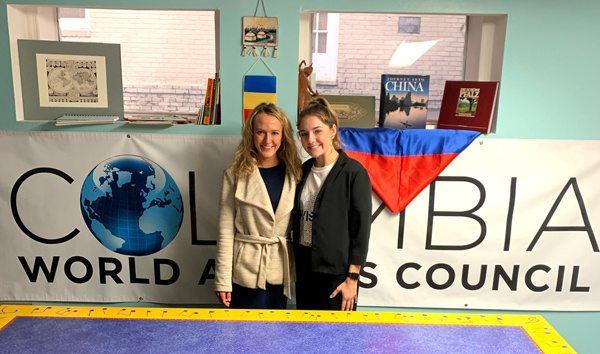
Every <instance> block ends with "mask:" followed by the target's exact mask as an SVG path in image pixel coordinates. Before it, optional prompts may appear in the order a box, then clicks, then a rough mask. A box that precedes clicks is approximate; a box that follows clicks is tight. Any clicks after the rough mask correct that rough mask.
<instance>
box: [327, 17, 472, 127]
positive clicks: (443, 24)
mask: <svg viewBox="0 0 600 354" xmlns="http://www.w3.org/2000/svg"><path fill="white" fill-rule="evenodd" d="M411 16H413V17H416V16H419V15H411ZM399 17H400V15H398V14H394V15H391V14H364V13H362V14H356V13H341V14H340V28H339V44H338V68H337V82H336V84H335V85H323V84H320V83H319V82H317V85H316V87H317V89H318V90H319V93H321V94H332V95H358V96H375V97H376V111H377V113H376V117H378V112H379V90H380V88H379V84H380V81H381V75H382V74H407V75H430V89H429V106H428V107H429V109H430V110H435V109H439V106H440V104H441V99H442V94H443V91H444V84H445V82H446V80H462V77H463V75H462V72H463V54H464V45H465V33H466V17H465V16H449V15H448V16H447V15H444V16H442V15H439V16H438V15H436V16H420V17H421V33H420V34H402V33H398V18H399ZM403 40H405V41H406V42H407V43H412V42H423V41H431V40H439V42H438V43H436V44H435V45H434V46H433V47H432V48H431V49H430V50H429V51H428V52H427V53H425V54H424V55H423V56H422V57H421V58H420V59H419V60H417V62H415V64H413V65H412V66H410V67H404V68H391V67H388V63H389V60H390V58H391V57H392V55H393V54H394V52H395V50H396V48H398V46H399V45H400V43H402V41H403ZM428 118H429V117H428Z"/></svg>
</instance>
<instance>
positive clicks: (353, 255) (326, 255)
mask: <svg viewBox="0 0 600 354" xmlns="http://www.w3.org/2000/svg"><path fill="white" fill-rule="evenodd" d="M338 152H339V153H340V156H339V157H338V159H337V161H336V162H335V165H334V166H333V168H332V169H331V172H330V173H329V175H328V176H327V178H326V179H325V181H324V182H323V186H322V187H321V190H320V191H319V194H318V195H317V198H316V200H315V206H314V210H313V226H312V231H313V233H312V250H311V253H312V257H311V269H310V271H312V272H319V273H326V274H346V273H347V272H348V266H349V264H356V265H360V266H361V267H362V266H364V264H365V262H366V260H367V251H368V248H369V235H370V232H371V180H370V179H369V175H368V173H367V170H366V169H365V168H364V167H363V166H362V165H361V164H360V162H358V161H356V160H354V159H351V158H350V157H348V155H346V153H345V152H344V151H343V150H338ZM314 163H315V159H314V158H312V159H310V160H308V161H306V162H305V163H304V164H303V165H302V172H303V177H302V180H301V181H300V183H299V184H298V186H297V187H296V197H295V202H294V211H295V212H294V234H293V235H294V237H293V238H294V240H293V241H294V247H298V246H299V237H298V236H297V235H299V232H300V219H301V212H300V195H301V194H302V189H303V188H304V184H305V182H306V176H308V174H309V173H310V169H311V168H312V166H313V165H314ZM296 254H298V253H296Z"/></svg>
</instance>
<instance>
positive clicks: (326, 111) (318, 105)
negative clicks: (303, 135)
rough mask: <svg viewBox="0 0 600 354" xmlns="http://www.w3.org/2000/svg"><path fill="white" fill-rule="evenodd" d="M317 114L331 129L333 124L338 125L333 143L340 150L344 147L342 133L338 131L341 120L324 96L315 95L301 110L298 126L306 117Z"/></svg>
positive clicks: (298, 126)
mask: <svg viewBox="0 0 600 354" xmlns="http://www.w3.org/2000/svg"><path fill="white" fill-rule="evenodd" d="M312 116H315V117H317V118H319V119H320V120H321V121H322V122H323V123H324V124H325V125H326V126H328V127H329V129H331V128H333V125H334V124H335V126H336V128H337V129H336V131H335V137H333V140H332V144H333V148H334V149H336V150H339V149H341V148H342V140H340V135H339V134H338V132H339V131H340V120H339V119H338V116H337V114H336V113H335V112H334V110H333V109H331V105H329V102H327V100H326V99H324V98H323V97H319V96H317V97H315V98H313V99H312V101H310V103H309V104H308V105H307V106H306V107H305V108H304V109H303V110H302V112H300V114H299V115H298V123H297V126H296V127H297V128H298V129H300V122H302V120H303V119H304V118H306V117H312Z"/></svg>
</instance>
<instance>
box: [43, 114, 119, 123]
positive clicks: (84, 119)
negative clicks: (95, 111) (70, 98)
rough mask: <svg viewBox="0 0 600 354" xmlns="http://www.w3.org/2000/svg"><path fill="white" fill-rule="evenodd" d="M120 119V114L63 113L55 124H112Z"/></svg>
mask: <svg viewBox="0 0 600 354" xmlns="http://www.w3.org/2000/svg"><path fill="white" fill-rule="evenodd" d="M118 120H119V116H101V115H96V116H95V115H74V114H63V115H62V116H60V117H58V118H56V121H55V123H54V124H55V125H77V124H110V123H114V122H116V121H118Z"/></svg>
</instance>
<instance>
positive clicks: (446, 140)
mask: <svg viewBox="0 0 600 354" xmlns="http://www.w3.org/2000/svg"><path fill="white" fill-rule="evenodd" d="M339 134H340V138H341V140H342V143H343V144H344V146H343V148H344V151H346V153H347V154H348V156H350V157H352V158H353V159H355V160H358V161H359V162H360V163H362V164H363V166H364V167H365V168H366V169H367V171H368V173H369V176H370V177H371V184H372V186H373V191H374V192H375V194H376V195H377V196H378V197H379V198H380V199H381V200H382V201H383V202H384V203H385V205H386V206H387V207H388V208H389V209H390V210H391V211H392V212H394V213H399V212H400V211H402V210H404V208H406V206H407V205H408V203H410V202H411V201H412V200H413V199H414V198H415V197H416V196H417V195H418V194H419V193H420V192H421V191H422V190H423V189H424V188H425V187H427V186H428V185H429V183H431V182H432V181H433V180H434V179H435V178H436V177H437V176H438V175H439V174H440V173H441V172H442V171H443V170H444V169H445V168H446V166H448V165H449V164H450V162H452V160H454V158H455V157H456V156H458V154H460V153H461V152H462V151H463V150H464V149H465V148H466V147H467V146H469V144H471V142H473V140H475V138H477V137H478V136H479V135H480V134H481V133H479V132H475V131H470V130H447V129H407V130H399V129H389V128H374V129H359V128H340V131H339Z"/></svg>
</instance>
